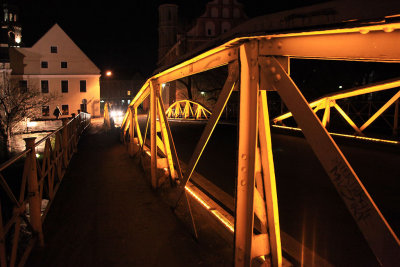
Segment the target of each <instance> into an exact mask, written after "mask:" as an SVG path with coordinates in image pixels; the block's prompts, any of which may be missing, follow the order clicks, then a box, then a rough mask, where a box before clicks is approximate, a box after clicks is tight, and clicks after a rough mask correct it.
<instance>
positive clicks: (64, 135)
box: [62, 118, 68, 168]
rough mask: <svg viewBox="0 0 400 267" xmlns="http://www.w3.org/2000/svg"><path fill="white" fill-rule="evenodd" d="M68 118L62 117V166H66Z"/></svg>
mask: <svg viewBox="0 0 400 267" xmlns="http://www.w3.org/2000/svg"><path fill="white" fill-rule="evenodd" d="M67 123H68V119H66V118H63V119H62V124H63V127H64V128H63V131H62V149H63V162H64V167H65V168H67V166H68V127H67Z"/></svg>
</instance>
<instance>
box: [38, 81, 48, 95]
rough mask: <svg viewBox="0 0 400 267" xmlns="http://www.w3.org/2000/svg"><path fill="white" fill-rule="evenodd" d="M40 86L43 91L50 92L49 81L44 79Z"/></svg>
mask: <svg viewBox="0 0 400 267" xmlns="http://www.w3.org/2000/svg"><path fill="white" fill-rule="evenodd" d="M40 85H41V86H40V87H41V88H42V93H48V92H49V81H47V80H44V81H41V82H40Z"/></svg>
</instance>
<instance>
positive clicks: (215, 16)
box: [211, 7, 218, 18]
mask: <svg viewBox="0 0 400 267" xmlns="http://www.w3.org/2000/svg"><path fill="white" fill-rule="evenodd" d="M211 17H213V18H217V17H218V8H216V7H213V8H211Z"/></svg>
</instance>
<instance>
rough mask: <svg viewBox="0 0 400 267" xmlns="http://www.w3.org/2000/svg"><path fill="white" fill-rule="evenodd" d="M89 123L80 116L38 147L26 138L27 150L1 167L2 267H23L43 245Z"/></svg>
mask: <svg viewBox="0 0 400 267" xmlns="http://www.w3.org/2000/svg"><path fill="white" fill-rule="evenodd" d="M90 120H91V117H90V114H87V113H83V112H81V113H79V114H78V115H77V116H75V117H73V118H72V119H70V120H69V119H67V118H66V119H63V120H62V122H63V125H62V126H61V127H59V128H58V129H57V130H55V131H54V132H52V133H51V134H49V135H47V136H46V137H44V138H42V139H41V140H39V141H38V142H36V143H35V139H36V137H29V138H25V139H24V140H25V142H26V149H25V150H24V151H23V152H21V153H19V154H18V155H16V156H15V157H13V158H11V159H10V160H8V161H6V162H4V163H3V164H2V165H1V166H0V191H2V192H1V194H0V266H1V267H6V266H11V267H12V266H16V265H17V266H23V265H24V264H25V261H26V260H27V258H28V256H29V253H30V251H31V250H32V248H33V246H34V245H35V244H36V242H38V243H39V245H40V246H43V245H44V239H43V231H42V224H43V221H44V219H45V218H46V215H47V213H48V211H49V208H50V206H51V203H52V201H53V199H54V196H55V194H56V192H57V190H58V188H59V186H60V183H61V181H62V178H63V176H64V174H65V171H66V169H67V167H68V164H69V162H70V160H71V158H72V156H73V154H74V153H75V152H76V151H77V145H78V141H79V138H80V136H81V134H82V132H83V131H84V130H85V129H86V128H87V127H88V126H89V125H90ZM43 143H44V150H43V153H42V154H37V148H38V147H39V146H43Z"/></svg>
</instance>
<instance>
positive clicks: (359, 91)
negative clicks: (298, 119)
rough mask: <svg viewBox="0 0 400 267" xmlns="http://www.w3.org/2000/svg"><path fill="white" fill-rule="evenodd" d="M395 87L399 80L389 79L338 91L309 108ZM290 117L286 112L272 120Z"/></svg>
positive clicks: (399, 82)
mask: <svg viewBox="0 0 400 267" xmlns="http://www.w3.org/2000/svg"><path fill="white" fill-rule="evenodd" d="M396 87H400V80H399V79H391V80H386V81H382V82H377V83H373V84H369V85H365V86H360V87H355V88H352V89H348V90H343V91H339V92H337V93H333V94H328V95H326V96H325V97H322V98H320V99H317V100H315V101H313V102H311V103H310V107H311V108H315V107H317V106H318V105H320V104H321V103H325V102H326V101H327V100H328V99H329V100H339V99H344V98H349V97H354V96H359V95H364V94H369V93H374V92H379V91H383V90H388V89H393V88H396ZM291 116H292V113H291V112H287V113H285V114H282V115H280V116H278V117H276V118H274V119H273V121H274V123H277V122H279V121H282V120H284V119H287V118H290V117H291Z"/></svg>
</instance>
